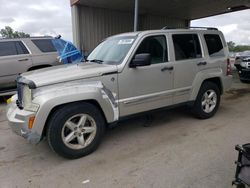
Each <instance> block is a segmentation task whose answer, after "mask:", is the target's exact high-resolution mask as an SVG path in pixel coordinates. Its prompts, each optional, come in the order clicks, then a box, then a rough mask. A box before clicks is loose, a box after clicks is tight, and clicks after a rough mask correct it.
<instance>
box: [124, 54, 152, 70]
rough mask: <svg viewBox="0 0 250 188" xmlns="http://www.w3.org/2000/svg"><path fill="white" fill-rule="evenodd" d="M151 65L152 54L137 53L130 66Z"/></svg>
mask: <svg viewBox="0 0 250 188" xmlns="http://www.w3.org/2000/svg"><path fill="white" fill-rule="evenodd" d="M149 65H151V55H150V54H148V53H144V54H136V55H135V57H134V58H133V59H132V61H131V63H130V64H129V67H131V68H136V67H143V66H149Z"/></svg>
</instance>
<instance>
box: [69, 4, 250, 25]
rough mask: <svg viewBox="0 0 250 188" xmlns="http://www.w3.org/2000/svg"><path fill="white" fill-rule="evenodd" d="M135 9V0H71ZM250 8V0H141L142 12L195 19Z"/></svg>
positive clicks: (96, 5) (129, 9) (112, 7)
mask: <svg viewBox="0 0 250 188" xmlns="http://www.w3.org/2000/svg"><path fill="white" fill-rule="evenodd" d="M74 4H80V5H84V6H89V7H97V8H107V9H112V10H119V11H133V9H134V0H91V1H90V0H71V5H74ZM248 8H250V0H140V1H139V12H140V14H153V15H167V16H169V17H173V18H182V19H183V18H184V19H187V20H194V19H198V18H203V17H208V16H214V15H218V14H224V13H229V12H234V11H239V10H244V9H248Z"/></svg>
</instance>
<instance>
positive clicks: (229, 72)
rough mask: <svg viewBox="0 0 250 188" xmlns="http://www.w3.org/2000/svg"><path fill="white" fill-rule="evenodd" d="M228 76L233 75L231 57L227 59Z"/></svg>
mask: <svg viewBox="0 0 250 188" xmlns="http://www.w3.org/2000/svg"><path fill="white" fill-rule="evenodd" d="M226 75H227V76H229V75H232V67H231V63H230V59H229V58H228V59H227V73H226Z"/></svg>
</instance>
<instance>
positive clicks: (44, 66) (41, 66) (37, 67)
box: [27, 64, 52, 71]
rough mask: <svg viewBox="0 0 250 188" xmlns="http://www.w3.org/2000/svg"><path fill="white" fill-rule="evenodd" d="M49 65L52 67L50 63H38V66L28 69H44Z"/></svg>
mask: <svg viewBox="0 0 250 188" xmlns="http://www.w3.org/2000/svg"><path fill="white" fill-rule="evenodd" d="M48 67H52V65H50V64H43V65H36V66H32V67H30V68H29V69H28V70H27V71H33V70H37V69H43V68H48Z"/></svg>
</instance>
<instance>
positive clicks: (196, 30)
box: [108, 27, 221, 38]
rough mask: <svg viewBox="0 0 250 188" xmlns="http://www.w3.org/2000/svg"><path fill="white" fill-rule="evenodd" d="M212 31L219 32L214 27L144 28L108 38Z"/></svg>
mask: <svg viewBox="0 0 250 188" xmlns="http://www.w3.org/2000/svg"><path fill="white" fill-rule="evenodd" d="M163 32H165V33H182V32H186V33H192V32H194V33H213V34H218V33H221V31H219V30H218V29H216V28H207V29H206V28H205V27H204V28H177V29H160V30H145V31H136V32H128V33H121V34H117V35H113V36H110V37H108V38H114V37H136V36H142V35H148V34H152V33H154V34H156V33H163Z"/></svg>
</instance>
